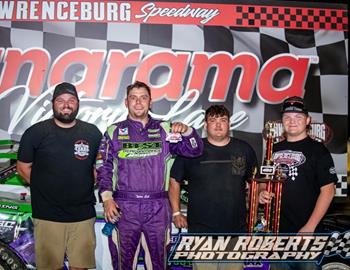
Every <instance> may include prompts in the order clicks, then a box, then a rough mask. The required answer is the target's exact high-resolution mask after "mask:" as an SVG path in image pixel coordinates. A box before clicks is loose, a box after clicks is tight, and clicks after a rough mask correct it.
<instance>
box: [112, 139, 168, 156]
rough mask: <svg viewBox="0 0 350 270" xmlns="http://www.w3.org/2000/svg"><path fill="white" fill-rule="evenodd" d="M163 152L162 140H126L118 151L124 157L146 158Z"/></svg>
mask: <svg viewBox="0 0 350 270" xmlns="http://www.w3.org/2000/svg"><path fill="white" fill-rule="evenodd" d="M161 153H162V142H125V143H122V149H121V150H120V151H119V152H118V157H119V158H123V159H134V158H146V157H151V156H157V155H159V154H161Z"/></svg>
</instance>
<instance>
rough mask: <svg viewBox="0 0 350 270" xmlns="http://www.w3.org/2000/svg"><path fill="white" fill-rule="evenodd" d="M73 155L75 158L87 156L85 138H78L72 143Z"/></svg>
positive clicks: (82, 158)
mask: <svg viewBox="0 0 350 270" xmlns="http://www.w3.org/2000/svg"><path fill="white" fill-rule="evenodd" d="M74 155H75V157H76V158H77V159H80V160H85V159H87V158H88V156H89V143H88V142H87V141H85V140H78V141H76V142H75V144H74Z"/></svg>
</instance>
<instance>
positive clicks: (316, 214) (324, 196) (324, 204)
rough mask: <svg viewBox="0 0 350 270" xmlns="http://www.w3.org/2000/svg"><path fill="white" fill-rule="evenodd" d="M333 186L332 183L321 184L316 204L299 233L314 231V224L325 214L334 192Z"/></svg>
mask: <svg viewBox="0 0 350 270" xmlns="http://www.w3.org/2000/svg"><path fill="white" fill-rule="evenodd" d="M334 189H335V186H334V184H333V183H330V184H327V185H325V186H322V187H321V189H320V191H321V192H320V195H318V198H317V201H316V205H315V208H314V210H313V211H312V214H311V216H310V217H309V220H308V221H307V222H306V224H305V225H304V226H303V227H302V228H301V229H300V230H299V232H300V233H303V232H311V233H312V232H314V231H315V228H316V226H317V225H318V223H319V222H320V221H321V219H322V218H323V216H324V215H325V214H326V212H327V210H328V207H329V205H330V204H331V202H332V199H333V197H334V193H335V190H334Z"/></svg>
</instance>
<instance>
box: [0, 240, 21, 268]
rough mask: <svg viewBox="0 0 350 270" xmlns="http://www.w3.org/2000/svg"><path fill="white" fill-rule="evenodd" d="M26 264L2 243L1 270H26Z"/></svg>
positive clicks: (0, 252)
mask: <svg viewBox="0 0 350 270" xmlns="http://www.w3.org/2000/svg"><path fill="white" fill-rule="evenodd" d="M26 269H27V267H26V264H25V263H24V262H23V261H22V259H21V258H20V257H19V256H18V255H17V254H16V253H15V252H14V251H13V250H12V249H11V248H10V247H9V246H8V245H6V244H5V243H3V242H1V241H0V270H26Z"/></svg>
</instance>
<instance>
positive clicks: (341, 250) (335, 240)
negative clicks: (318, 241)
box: [324, 232, 350, 259]
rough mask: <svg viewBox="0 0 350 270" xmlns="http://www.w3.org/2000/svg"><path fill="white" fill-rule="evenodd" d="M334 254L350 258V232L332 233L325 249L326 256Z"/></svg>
mask: <svg viewBox="0 0 350 270" xmlns="http://www.w3.org/2000/svg"><path fill="white" fill-rule="evenodd" d="M334 255H340V256H341V257H342V258H344V259H350V232H345V233H343V234H340V233H333V234H332V236H331V238H330V239H329V241H328V243H327V246H326V248H325V250H324V256H325V257H330V256H334Z"/></svg>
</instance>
